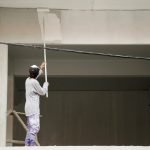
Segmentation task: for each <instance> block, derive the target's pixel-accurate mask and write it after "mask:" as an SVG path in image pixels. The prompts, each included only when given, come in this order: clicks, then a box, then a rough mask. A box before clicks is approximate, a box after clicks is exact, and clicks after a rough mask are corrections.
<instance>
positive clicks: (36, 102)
mask: <svg viewBox="0 0 150 150" xmlns="http://www.w3.org/2000/svg"><path fill="white" fill-rule="evenodd" d="M25 88H26V103H25V114H26V116H31V115H34V114H40V95H45V94H46V92H47V90H48V83H46V82H45V83H44V84H43V87H41V86H40V84H39V82H38V81H37V80H36V79H33V78H30V77H29V78H27V79H26V82H25Z"/></svg>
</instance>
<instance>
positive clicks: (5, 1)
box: [0, 0, 93, 10]
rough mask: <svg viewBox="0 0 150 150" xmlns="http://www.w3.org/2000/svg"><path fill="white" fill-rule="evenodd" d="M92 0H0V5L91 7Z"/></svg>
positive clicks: (57, 7) (62, 7)
mask: <svg viewBox="0 0 150 150" xmlns="http://www.w3.org/2000/svg"><path fill="white" fill-rule="evenodd" d="M92 3H93V0H29V1H25V0H0V7H10V8H52V9H87V10H88V9H91V7H92Z"/></svg>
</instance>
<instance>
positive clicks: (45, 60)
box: [43, 16, 48, 97]
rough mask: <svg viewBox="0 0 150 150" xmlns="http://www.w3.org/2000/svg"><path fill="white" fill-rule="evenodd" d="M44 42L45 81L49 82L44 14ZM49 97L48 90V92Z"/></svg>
mask: <svg viewBox="0 0 150 150" xmlns="http://www.w3.org/2000/svg"><path fill="white" fill-rule="evenodd" d="M43 43H44V62H45V82H47V59H46V43H45V20H44V16H43ZM46 97H48V91H47V93H46Z"/></svg>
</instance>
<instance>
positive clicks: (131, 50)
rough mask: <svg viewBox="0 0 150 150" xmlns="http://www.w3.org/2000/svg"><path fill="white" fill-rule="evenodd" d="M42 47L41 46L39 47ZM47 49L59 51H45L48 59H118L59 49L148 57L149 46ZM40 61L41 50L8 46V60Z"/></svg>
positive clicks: (85, 46) (63, 46)
mask: <svg viewBox="0 0 150 150" xmlns="http://www.w3.org/2000/svg"><path fill="white" fill-rule="evenodd" d="M41 47H42V45H41ZM47 47H51V48H52V47H57V48H60V51H51V50H47V58H48V59H56V60H57V59H88V60H89V59H92V60H98V59H120V58H114V57H113V58H112V57H107V56H99V55H98V56H97V55H87V54H77V53H72V52H62V51H61V48H65V49H71V50H82V51H90V52H101V53H106V54H107V53H109V54H110V53H111V54H121V55H130V56H142V57H150V45H48V46H47ZM32 58H34V59H35V58H36V59H41V58H43V48H41V49H37V48H34V47H25V46H12V45H11V46H9V59H32ZM124 59H125V58H124Z"/></svg>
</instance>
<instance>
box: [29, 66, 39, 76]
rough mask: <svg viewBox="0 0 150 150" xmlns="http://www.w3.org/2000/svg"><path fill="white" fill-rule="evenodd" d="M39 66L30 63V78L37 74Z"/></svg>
mask: <svg viewBox="0 0 150 150" xmlns="http://www.w3.org/2000/svg"><path fill="white" fill-rule="evenodd" d="M39 70H40V69H39V67H38V66H36V65H32V66H30V68H29V74H30V78H34V79H35V78H36V77H37V76H38V75H39Z"/></svg>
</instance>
